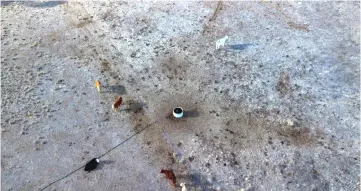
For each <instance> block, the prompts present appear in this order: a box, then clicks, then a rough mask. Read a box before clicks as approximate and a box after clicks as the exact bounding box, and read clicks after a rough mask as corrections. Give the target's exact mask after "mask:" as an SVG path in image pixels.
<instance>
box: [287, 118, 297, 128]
mask: <svg viewBox="0 0 361 191" xmlns="http://www.w3.org/2000/svg"><path fill="white" fill-rule="evenodd" d="M286 123H287V125H288V126H290V127H293V126H294V125H295V123H294V122H293V121H292V120H291V119H287V121H286Z"/></svg>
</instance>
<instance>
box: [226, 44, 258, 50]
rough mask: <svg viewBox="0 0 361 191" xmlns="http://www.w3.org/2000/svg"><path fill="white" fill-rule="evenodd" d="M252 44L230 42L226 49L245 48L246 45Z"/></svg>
mask: <svg viewBox="0 0 361 191" xmlns="http://www.w3.org/2000/svg"><path fill="white" fill-rule="evenodd" d="M252 45H253V44H250V43H245V44H231V45H228V46H227V49H232V50H245V49H246V48H247V47H248V46H252Z"/></svg>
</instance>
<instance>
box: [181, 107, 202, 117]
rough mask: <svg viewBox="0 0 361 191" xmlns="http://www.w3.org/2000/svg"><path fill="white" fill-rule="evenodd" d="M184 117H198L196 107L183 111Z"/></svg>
mask: <svg viewBox="0 0 361 191" xmlns="http://www.w3.org/2000/svg"><path fill="white" fill-rule="evenodd" d="M183 117H184V118H195V117H199V112H198V111H197V110H196V109H193V110H188V111H183Z"/></svg>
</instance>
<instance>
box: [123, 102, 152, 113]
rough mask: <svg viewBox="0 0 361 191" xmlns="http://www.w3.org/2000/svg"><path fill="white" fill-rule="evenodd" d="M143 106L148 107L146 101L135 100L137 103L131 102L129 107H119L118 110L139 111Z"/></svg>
mask: <svg viewBox="0 0 361 191" xmlns="http://www.w3.org/2000/svg"><path fill="white" fill-rule="evenodd" d="M143 107H146V104H145V103H140V102H135V103H130V104H129V105H128V107H126V108H124V109H119V110H118V111H131V112H134V113H137V112H138V111H141V110H142V109H143Z"/></svg>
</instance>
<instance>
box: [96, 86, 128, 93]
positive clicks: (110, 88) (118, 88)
mask: <svg viewBox="0 0 361 191" xmlns="http://www.w3.org/2000/svg"><path fill="white" fill-rule="evenodd" d="M103 89H104V90H103V91H101V92H102V93H115V94H119V95H124V94H126V93H127V91H126V90H125V87H124V86H122V85H112V86H103Z"/></svg>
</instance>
